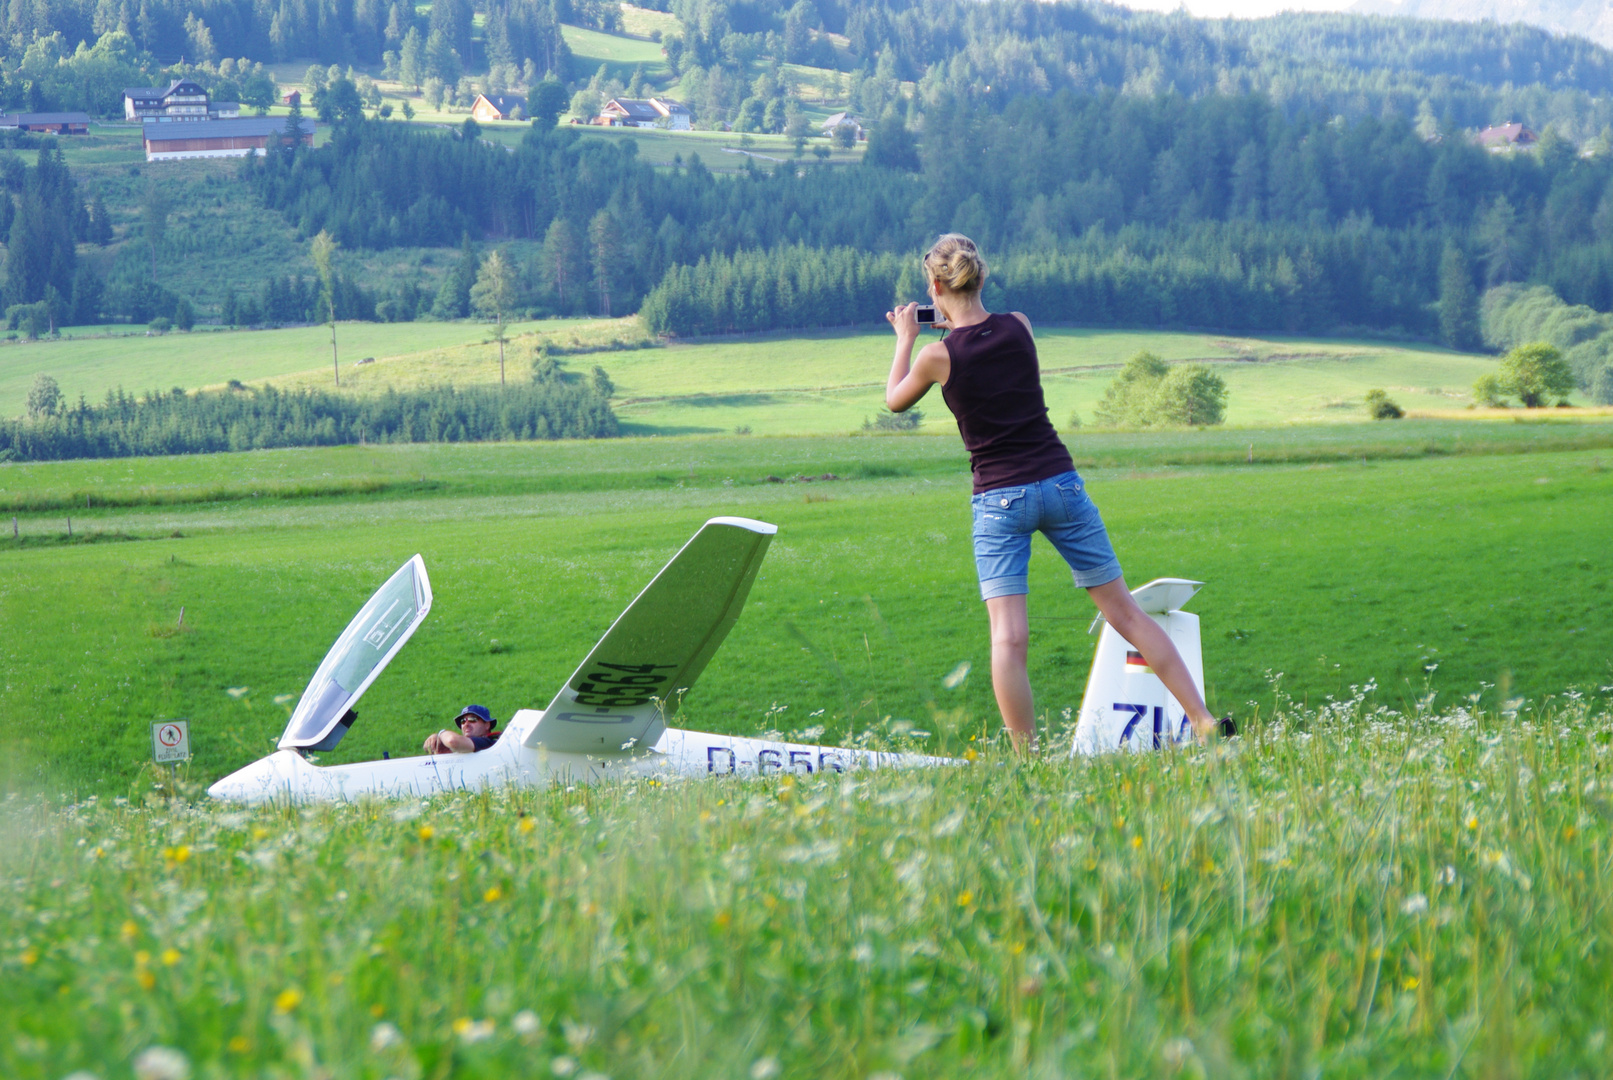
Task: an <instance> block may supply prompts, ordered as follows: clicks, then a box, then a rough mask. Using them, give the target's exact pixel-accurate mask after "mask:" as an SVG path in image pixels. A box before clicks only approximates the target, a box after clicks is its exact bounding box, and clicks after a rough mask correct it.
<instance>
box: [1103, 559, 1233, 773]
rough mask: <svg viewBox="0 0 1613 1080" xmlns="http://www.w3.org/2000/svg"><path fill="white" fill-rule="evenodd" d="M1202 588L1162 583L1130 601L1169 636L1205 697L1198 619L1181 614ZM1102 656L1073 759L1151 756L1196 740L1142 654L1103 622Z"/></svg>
mask: <svg viewBox="0 0 1613 1080" xmlns="http://www.w3.org/2000/svg"><path fill="white" fill-rule="evenodd" d="M1202 584H1203V582H1198V581H1187V580H1184V579H1181V578H1159V579H1157V580H1155V581H1150V582H1149V583H1148V584H1146V585H1144V586H1142V587H1141V588H1138V589H1134V590H1133V591H1132V596H1133V597H1135V598H1136V600H1137V604H1138V606H1139V607H1141V608H1142V609H1143V611H1145V612H1147V613H1148V614H1149V615H1150V616H1151V617H1152V618H1153V619H1154V621H1155V622H1157V623H1159V625H1160V626H1161V627H1163V628H1164V630H1165V632H1166V633H1167V634H1169V635H1170V638H1171V642H1172V643H1173V644H1174V645H1175V646H1176V651H1177V652H1179V653H1181V655H1182V660H1183V661H1184V662H1185V663H1186V664H1187V669H1188V671H1189V672H1191V673H1192V675H1193V682H1194V683H1195V684H1196V685H1197V686H1198V688H1199V692H1200V693H1201V694H1202V693H1203V692H1204V659H1203V654H1202V651H1201V649H1200V645H1199V617H1198V616H1197V615H1194V614H1192V613H1191V612H1186V611H1182V610H1181V605H1182V604H1185V603H1187V601H1188V600H1189V599H1191V598H1192V596H1193V594H1194V593H1195V592H1197V591H1198V589H1199V587H1200V586H1201V585H1202ZM1100 625H1101V626H1102V628H1103V630H1102V633H1101V635H1100V636H1099V638H1098V651H1097V654H1096V655H1095V656H1094V657H1093V658H1092V674H1091V675H1090V676H1089V677H1088V679H1087V688H1086V695H1085V696H1084V697H1083V698H1082V700H1081V716H1080V719H1079V720H1078V721H1077V723H1076V728H1075V742H1074V745H1073V747H1072V748H1071V752H1072V753H1077V754H1095V753H1102V752H1104V751H1109V750H1122V749H1124V750H1132V751H1139V752H1140V751H1143V750H1152V749H1154V748H1155V747H1159V746H1164V745H1166V744H1169V743H1180V742H1186V741H1187V740H1189V739H1191V738H1192V737H1193V729H1192V725H1191V724H1189V723H1188V719H1187V712H1186V710H1185V709H1183V708H1182V706H1181V705H1180V704H1178V703H1177V701H1176V698H1175V697H1173V696H1172V695H1171V692H1170V691H1169V690H1167V689H1165V684H1164V683H1163V682H1161V681H1160V679H1159V676H1157V675H1155V674H1154V671H1153V669H1152V668H1150V667H1149V666H1148V663H1147V661H1145V660H1144V659H1143V655H1142V653H1140V652H1139V651H1138V650H1137V648H1136V647H1135V646H1134V645H1132V644H1131V643H1130V642H1128V641H1127V640H1126V639H1125V638H1123V637H1121V636H1120V634H1119V633H1117V632H1116V631H1115V628H1114V627H1112V626H1110V625H1109V624H1108V623H1107V622H1106V621H1104V620H1103V619H1102V617H1101V616H1100V617H1099V618H1098V619H1097V620H1095V621H1094V622H1093V628H1094V629H1096V628H1097V627H1098V626H1100Z"/></svg>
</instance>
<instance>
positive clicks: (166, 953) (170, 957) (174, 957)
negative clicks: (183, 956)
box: [162, 949, 180, 967]
mask: <svg viewBox="0 0 1613 1080" xmlns="http://www.w3.org/2000/svg"><path fill="white" fill-rule="evenodd" d="M179 960H180V956H179V950H178V949H164V950H163V951H162V966H163V967H173V966H174V965H175V964H177V963H179Z"/></svg>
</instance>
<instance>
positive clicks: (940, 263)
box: [924, 233, 988, 295]
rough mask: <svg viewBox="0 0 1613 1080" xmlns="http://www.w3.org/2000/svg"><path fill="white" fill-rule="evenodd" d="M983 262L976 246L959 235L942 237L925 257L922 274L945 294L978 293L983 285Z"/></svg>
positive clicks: (984, 262)
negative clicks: (942, 288)
mask: <svg viewBox="0 0 1613 1080" xmlns="http://www.w3.org/2000/svg"><path fill="white" fill-rule="evenodd" d="M987 272H988V271H987V269H986V260H985V259H982V258H981V257H980V249H979V248H977V247H975V242H974V241H973V240H971V239H969V238H968V237H967V236H964V235H963V234H962V233H942V234H941V237H940V239H938V240H936V242H935V243H934V244H931V245H930V250H929V251H926V252H925V253H924V273H925V275H926V276H927V277H928V278H929V279H930V280H931V281H934V282H938V283H939V284H941V285H944V286H946V290H947V291H948V292H954V293H962V294H964V295H968V294H969V293H977V292H979V291H980V287H981V286H982V285H984V284H985V283H986V274H987Z"/></svg>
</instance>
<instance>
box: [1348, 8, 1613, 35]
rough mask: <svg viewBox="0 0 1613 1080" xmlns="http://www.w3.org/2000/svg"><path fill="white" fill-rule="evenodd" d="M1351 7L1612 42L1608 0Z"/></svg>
mask: <svg viewBox="0 0 1613 1080" xmlns="http://www.w3.org/2000/svg"><path fill="white" fill-rule="evenodd" d="M1350 10H1351V11H1355V12H1359V13H1361V14H1364V15H1409V16H1412V17H1414V18H1419V19H1452V20H1456V21H1458V22H1479V21H1480V20H1483V19H1490V20H1492V21H1494V22H1498V23H1528V24H1529V25H1530V26H1538V27H1540V28H1541V29H1543V30H1550V31H1551V32H1552V33H1555V34H1578V35H1579V36H1580V37H1587V38H1590V39H1591V40H1592V41H1595V42H1598V43H1599V44H1602V45H1607V46H1613V4H1609V3H1608V2H1607V0H1357V3H1356V4H1355V5H1354V6H1353V7H1352V8H1351V9H1350Z"/></svg>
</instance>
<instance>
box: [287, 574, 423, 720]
mask: <svg viewBox="0 0 1613 1080" xmlns="http://www.w3.org/2000/svg"><path fill="white" fill-rule="evenodd" d="M430 610H431V579H430V578H428V577H426V564H425V562H424V561H423V560H422V559H421V558H420V556H418V555H416V556H415V557H414V558H412V559H410V560H409V561H408V562H406V563H404V564H403V565H402V566H401V567H400V568H399V569H398V572H397V573H395V574H393V575H392V576H391V577H390V578H388V579H387V581H386V584H385V585H382V586H381V587H380V589H378V590H376V593H375V595H374V596H372V597H370V600H369V603H367V604H365V605H364V606H363V607H362V608H361V609H359V613H358V614H357V615H355V616H353V621H352V622H350V623H348V624H347V629H346V630H343V631H342V636H341V637H339V638H337V639H336V644H335V645H333V646H331V650H330V652H328V653H326V654H325V659H324V662H323V663H321V664H320V665H319V670H318V671H316V672H315V673H314V678H313V681H312V682H310V683H309V684H308V689H307V690H304V691H303V694H302V700H301V701H299V702H297V709H296V711H295V712H293V713H292V714H291V722H290V723H289V724H287V725H286V732H285V734H284V735H282V736H280V749H282V750H297V749H302V750H330V749H332V748H334V747H335V746H336V744H337V743H338V742H340V741H341V738H342V736H343V735H345V734H347V729H348V727H349V726H351V724H352V719H351V718H349V716H348V710H349V709H351V708H352V707H353V705H354V703H355V702H357V701H358V699H359V697H360V696H362V695H363V693H364V691H365V690H367V689H369V686H370V683H372V682H374V681H375V677H376V676H377V675H379V674H381V669H382V668H384V667H386V665H387V663H388V662H389V661H391V659H392V657H393V656H394V655H395V654H396V653H397V651H398V650H399V649H401V648H402V647H403V643H404V642H405V641H408V640H409V637H410V636H411V635H412V634H413V633H414V632H415V628H416V627H418V626H419V625H420V623H421V622H422V621H423V620H424V619H425V617H426V613H427V612H429V611H430Z"/></svg>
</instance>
